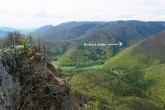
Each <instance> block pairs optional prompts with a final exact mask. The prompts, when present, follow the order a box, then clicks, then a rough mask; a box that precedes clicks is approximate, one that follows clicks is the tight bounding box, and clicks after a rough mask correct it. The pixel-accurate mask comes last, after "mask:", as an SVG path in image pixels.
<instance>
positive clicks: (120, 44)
mask: <svg viewBox="0 0 165 110" xmlns="http://www.w3.org/2000/svg"><path fill="white" fill-rule="evenodd" d="M110 45H119V47H121V46H122V45H123V43H121V42H120V41H119V43H118V44H108V46H110Z"/></svg>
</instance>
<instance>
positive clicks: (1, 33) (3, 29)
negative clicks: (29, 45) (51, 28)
mask: <svg viewBox="0 0 165 110" xmlns="http://www.w3.org/2000/svg"><path fill="white" fill-rule="evenodd" d="M34 30H35V28H22V29H17V28H13V27H6V26H1V27H0V37H2V36H5V35H7V33H8V32H13V31H20V32H21V33H30V32H33V31H34Z"/></svg>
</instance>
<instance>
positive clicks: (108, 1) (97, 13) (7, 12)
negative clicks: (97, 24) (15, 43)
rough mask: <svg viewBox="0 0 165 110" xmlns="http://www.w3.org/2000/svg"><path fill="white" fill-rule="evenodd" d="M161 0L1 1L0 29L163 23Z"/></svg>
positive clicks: (164, 13) (163, 4) (163, 12)
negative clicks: (86, 23)
mask: <svg viewBox="0 0 165 110" xmlns="http://www.w3.org/2000/svg"><path fill="white" fill-rule="evenodd" d="M164 7H165V1H164V0H122V1H121V0H0V26H2V25H5V26H13V27H39V26H42V25H46V24H53V25H56V24H59V23H61V22H67V21H112V20H113V21H114V20H122V19H123V20H129V19H135V20H147V21H150V20H152V21H153V20H157V21H158V20H163V21H165V17H164V16H165V9H164Z"/></svg>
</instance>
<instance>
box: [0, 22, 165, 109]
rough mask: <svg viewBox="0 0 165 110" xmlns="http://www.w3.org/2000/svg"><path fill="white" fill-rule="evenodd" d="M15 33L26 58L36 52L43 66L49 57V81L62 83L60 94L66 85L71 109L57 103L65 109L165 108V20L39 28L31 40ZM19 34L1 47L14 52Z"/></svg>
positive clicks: (75, 24) (31, 58)
mask: <svg viewBox="0 0 165 110" xmlns="http://www.w3.org/2000/svg"><path fill="white" fill-rule="evenodd" d="M11 34H12V33H10V34H7V36H6V38H10V37H11V36H10V35H11ZM13 34H14V35H13V36H17V35H20V36H19V37H18V36H17V37H18V39H20V40H16V41H17V43H18V44H21V45H23V46H24V48H23V49H20V50H19V49H18V50H17V51H18V52H16V53H22V52H23V53H28V54H27V55H28V56H27V57H23V56H22V57H21V58H25V59H26V60H25V61H27V62H31V60H33V59H34V58H33V54H34V56H35V57H36V56H37V57H39V58H41V61H40V63H41V64H42V60H45V58H46V61H47V62H48V71H47V72H46V73H48V75H49V77H48V78H50V79H51V81H52V82H53V81H55V82H58V84H57V85H56V86H58V87H59V90H61V89H62V87H61V86H60V84H65V85H66V88H64V90H65V89H67V90H68V91H69V92H68V91H62V93H65V92H66V93H67V102H66V105H65V106H63V104H62V103H60V101H59V100H58V99H57V101H53V102H54V103H56V102H58V101H59V102H58V104H60V108H63V107H64V108H67V106H69V103H70V105H71V106H69V107H70V108H69V109H70V110H72V109H73V110H78V109H80V110H165V95H164V92H165V85H164V84H165V81H164V79H165V74H164V73H165V57H164V56H165V51H164V48H165V22H158V21H155V22H154V21H152V22H144V21H134V20H129V21H113V22H67V23H62V24H60V25H57V26H52V25H46V26H44V27H41V28H38V29H36V30H35V31H33V32H32V33H31V34H29V35H28V34H27V35H26V36H25V35H24V36H25V38H24V37H22V34H21V33H20V32H16V31H14V32H13ZM13 36H12V37H11V39H12V40H11V39H5V38H4V37H3V38H1V39H2V40H0V47H1V48H2V49H4V48H3V47H5V46H6V47H5V49H6V48H11V46H12V44H15V42H16V41H15V40H13V39H15V37H13ZM38 36H40V37H38ZM9 41H10V42H9ZM20 41H21V42H20ZM85 43H86V45H84V44H85ZM95 43H96V44H98V46H93V45H92V44H94V45H95ZM28 44H30V45H31V47H33V48H30V47H28ZM105 44H109V46H105ZM7 46H8V47H7ZM13 51H14V50H13ZM35 51H36V53H35ZM40 55H42V57H40ZM24 56H26V55H24ZM37 57H36V61H37V59H38V58H37ZM1 62H2V61H1ZM3 63H4V62H3ZM25 64H26V63H25ZM25 64H24V65H25ZM36 64H37V63H36ZM8 65H10V63H9V64H8ZM25 66H26V65H25ZM13 68H14V67H12V68H11V69H10V71H11V73H12V72H13ZM37 68H38V67H37ZM39 69H42V68H39ZM17 71H18V70H17ZM36 71H37V70H36ZM15 72H16V70H14V73H15ZM53 72H54V74H55V76H54V75H53ZM28 73H29V74H31V73H30V72H28ZM32 75H33V74H32ZM52 75H53V78H52ZM29 76H30V75H28V77H29ZM42 80H43V81H44V82H45V83H43V85H45V84H47V83H46V82H47V81H48V79H42ZM48 82H49V81H48ZM24 89H25V90H26V86H25V88H24ZM24 89H23V90H24ZM49 92H50V91H49ZM46 93H47V92H46V91H45V94H46ZM59 94H61V93H60V91H59ZM55 95H56V93H55ZM48 96H49V95H48ZM31 97H33V96H31ZM49 97H51V96H49ZM35 100H38V99H35ZM52 100H55V99H52ZM60 100H62V101H64V97H63V96H62V95H61V96H60ZM39 101H40V99H39ZM41 102H42V101H41ZM64 102H65V101H64ZM58 104H55V105H56V106H53V107H56V108H58V107H59V106H58ZM20 106H22V105H20ZM44 106H46V105H44ZM51 106H52V105H51ZM46 107H47V108H50V107H48V106H46ZM62 110H63V109H62Z"/></svg>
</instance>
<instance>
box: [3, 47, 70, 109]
mask: <svg viewBox="0 0 165 110" xmlns="http://www.w3.org/2000/svg"><path fill="white" fill-rule="evenodd" d="M71 106H72V104H71V98H70V87H69V85H68V84H67V83H66V82H65V81H63V80H62V79H60V78H59V77H58V73H57V71H56V69H55V68H54V67H53V66H52V65H51V64H50V63H49V62H47V61H45V60H44V59H43V58H42V54H40V53H32V52H31V53H27V54H26V55H25V54H24V53H23V52H17V53H16V52H15V51H14V50H12V49H1V50H0V110H71V109H72V107H71Z"/></svg>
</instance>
